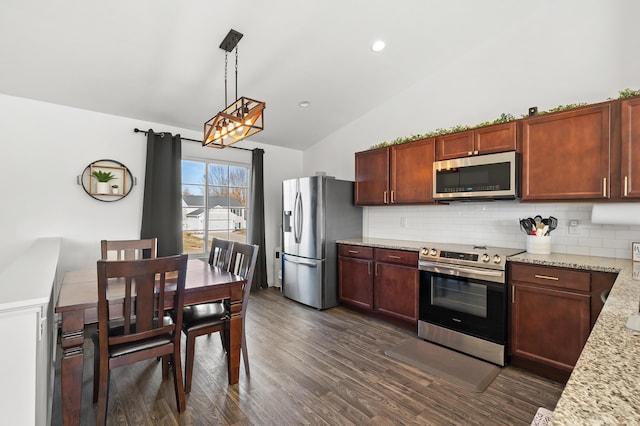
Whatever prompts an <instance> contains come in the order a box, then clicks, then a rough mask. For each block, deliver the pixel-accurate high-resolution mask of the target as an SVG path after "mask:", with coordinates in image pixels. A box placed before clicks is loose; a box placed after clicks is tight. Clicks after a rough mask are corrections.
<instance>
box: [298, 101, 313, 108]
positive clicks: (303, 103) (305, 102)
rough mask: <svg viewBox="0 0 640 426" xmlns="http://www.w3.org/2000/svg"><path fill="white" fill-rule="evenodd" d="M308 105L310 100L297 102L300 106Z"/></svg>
mask: <svg viewBox="0 0 640 426" xmlns="http://www.w3.org/2000/svg"><path fill="white" fill-rule="evenodd" d="M309 105H311V102H309V101H300V102H298V106H299V107H300V108H306V107H308V106H309Z"/></svg>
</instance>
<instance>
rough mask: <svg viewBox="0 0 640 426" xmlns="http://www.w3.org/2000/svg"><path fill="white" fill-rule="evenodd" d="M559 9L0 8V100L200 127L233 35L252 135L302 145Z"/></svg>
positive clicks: (354, 0)
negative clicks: (257, 118) (223, 45)
mask: <svg viewBox="0 0 640 426" xmlns="http://www.w3.org/2000/svg"><path fill="white" fill-rule="evenodd" d="M552 3H553V2H552V1H550V0H545V1H538V2H525V1H512V0H483V1H477V0H454V1H434V0H398V1H387V0H385V1H382V0H368V1H365V0H341V1H339V0H322V1H300V0H268V1H264V0H246V1H239V2H221V1H215V0H182V1H175V0H134V1H132V0H110V1H106V2H93V1H86V0H63V1H44V0H3V1H2V5H1V6H0V61H2V65H1V66H0V93H3V94H7V95H13V96H20V97H25V98H30V99H36V100H42V101H46V102H52V103H56V104H61V105H66V106H71V107H77V108H82V109H87V110H91V111H98V112H104V113H108V114H115V115H120V116H126V117H131V118H135V119H140V120H145V121H151V122H157V123H162V124H166V125H171V126H177V127H181V128H185V129H193V130H197V131H201V130H202V126H203V123H204V122H205V121H206V120H208V119H209V118H211V117H212V116H213V115H215V114H216V113H217V112H218V111H219V110H221V109H223V108H224V106H225V99H224V60H225V59H224V51H223V50H221V49H220V48H219V47H218V46H219V44H220V42H221V41H222V39H223V38H224V36H225V35H226V34H227V32H228V31H229V30H230V29H232V28H233V29H235V30H237V31H239V32H241V33H243V34H244V37H243V39H242V40H241V41H240V43H239V45H238V46H239V49H238V50H239V68H238V73H239V78H238V95H239V96H247V97H250V98H253V99H258V100H261V101H265V102H266V105H267V106H266V109H265V130H264V131H263V132H261V133H259V134H257V135H255V136H254V137H253V139H254V140H256V141H258V142H262V143H266V144H273V145H279V146H284V147H289V148H294V149H300V150H303V149H305V148H307V147H309V146H311V145H312V144H314V143H316V142H318V141H320V140H322V139H323V138H325V137H326V136H327V135H329V134H331V133H332V132H333V131H335V130H336V129H338V128H340V127H342V126H344V125H345V124H347V123H349V122H352V121H353V120H355V119H357V118H358V117H359V116H361V115H363V114H364V113H366V112H367V111H369V110H371V109H373V108H376V106H378V105H380V104H381V103H384V102H385V101H386V100H388V99H389V98H390V97H392V96H393V95H394V94H396V93H398V92H400V91H403V90H406V89H407V88H409V87H411V86H412V85H413V84H416V83H417V82H419V81H421V80H423V79H425V78H428V77H429V74H430V73H431V72H432V71H433V70H434V69H435V68H436V67H438V66H440V65H441V64H442V63H446V62H449V61H454V60H455V59H456V58H457V57H459V56H461V55H464V54H465V52H469V51H471V50H473V49H476V48H477V47H478V46H480V45H481V44H483V43H486V42H487V41H488V40H494V41H495V39H496V37H497V36H498V35H499V34H500V32H501V31H502V30H503V29H504V26H505V25H517V22H518V20H521V19H525V18H526V17H527V16H530V15H531V14H532V12H533V11H534V10H535V9H540V8H543V7H550V5H551V4H552ZM377 39H382V40H384V41H385V42H386V45H387V47H386V49H384V50H383V51H381V52H373V51H372V50H371V44H372V43H373V42H374V41H375V40H377ZM510 53H511V54H514V55H516V54H518V52H510ZM234 62H235V55H234V54H233V53H232V54H230V56H229V96H228V97H229V99H228V101H229V102H231V101H232V100H234V99H235V79H234ZM301 101H308V102H310V105H309V106H308V107H305V108H301V107H300V106H299V105H298V104H299V102H301Z"/></svg>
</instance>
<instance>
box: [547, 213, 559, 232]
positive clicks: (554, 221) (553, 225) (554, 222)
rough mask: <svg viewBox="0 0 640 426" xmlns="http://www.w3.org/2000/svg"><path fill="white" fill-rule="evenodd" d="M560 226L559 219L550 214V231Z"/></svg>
mask: <svg viewBox="0 0 640 426" xmlns="http://www.w3.org/2000/svg"><path fill="white" fill-rule="evenodd" d="M557 227H558V219H556V218H555V217H553V216H549V232H551V231H553V230H554V229H556V228H557Z"/></svg>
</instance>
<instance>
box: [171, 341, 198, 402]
mask: <svg viewBox="0 0 640 426" xmlns="http://www.w3.org/2000/svg"><path fill="white" fill-rule="evenodd" d="M195 349H196V338H195V336H191V335H189V334H187V350H186V353H185V355H184V391H185V392H186V393H189V392H191V378H192V376H193V358H194V356H195ZM174 370H177V368H174Z"/></svg>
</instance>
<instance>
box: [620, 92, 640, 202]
mask: <svg viewBox="0 0 640 426" xmlns="http://www.w3.org/2000/svg"><path fill="white" fill-rule="evenodd" d="M621 116H622V117H621V122H622V153H621V154H622V155H621V157H622V159H621V167H620V168H621V170H620V171H621V173H620V180H621V183H622V190H621V197H622V198H623V199H626V198H638V197H640V98H633V99H627V100H623V101H621Z"/></svg>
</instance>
